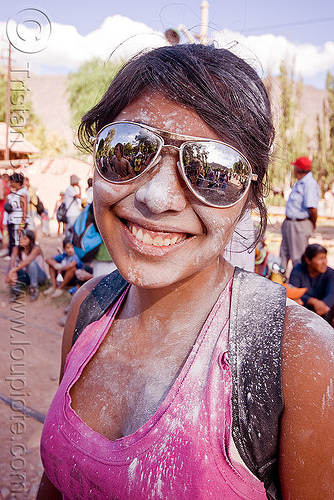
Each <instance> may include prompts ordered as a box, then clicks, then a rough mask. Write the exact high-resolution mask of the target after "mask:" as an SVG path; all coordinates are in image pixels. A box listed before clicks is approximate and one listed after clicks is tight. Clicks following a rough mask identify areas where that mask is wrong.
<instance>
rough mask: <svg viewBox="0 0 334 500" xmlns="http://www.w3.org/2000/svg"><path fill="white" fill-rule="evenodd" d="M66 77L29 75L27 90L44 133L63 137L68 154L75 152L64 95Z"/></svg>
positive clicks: (66, 100) (67, 106)
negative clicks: (44, 130)
mask: <svg viewBox="0 0 334 500" xmlns="http://www.w3.org/2000/svg"><path fill="white" fill-rule="evenodd" d="M66 82H67V76H66V75H33V74H30V78H29V82H28V88H29V90H30V98H31V100H32V103H33V109H34V111H35V113H36V114H37V115H38V116H39V118H40V119H41V121H42V123H43V125H44V126H45V128H46V131H47V132H49V133H56V134H57V135H59V136H60V137H63V138H64V139H65V140H66V142H67V144H68V151H67V152H68V153H69V154H71V153H73V152H75V148H74V146H73V140H74V132H73V130H72V129H71V126H70V110H69V105H68V99H67V95H66Z"/></svg>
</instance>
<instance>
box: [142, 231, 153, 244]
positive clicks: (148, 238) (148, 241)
mask: <svg viewBox="0 0 334 500" xmlns="http://www.w3.org/2000/svg"><path fill="white" fill-rule="evenodd" d="M142 241H143V243H146V244H147V245H153V238H152V236H150V235H149V234H148V233H144V237H143V239H142Z"/></svg>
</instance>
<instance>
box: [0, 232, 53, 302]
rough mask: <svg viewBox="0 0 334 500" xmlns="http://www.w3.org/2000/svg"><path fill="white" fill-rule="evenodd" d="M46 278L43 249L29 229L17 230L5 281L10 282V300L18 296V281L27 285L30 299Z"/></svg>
mask: <svg viewBox="0 0 334 500" xmlns="http://www.w3.org/2000/svg"><path fill="white" fill-rule="evenodd" d="M46 280H47V275H46V272H45V262H44V257H43V251H42V249H41V247H40V246H39V245H36V243H35V233H34V232H33V231H31V230H28V229H27V230H21V231H19V245H18V246H15V247H14V248H13V251H12V255H11V260H10V265H9V271H8V274H7V277H6V283H10V284H11V301H14V300H16V299H17V297H18V296H19V294H20V292H21V290H20V286H19V284H20V283H23V284H26V285H29V294H30V301H31V302H33V301H35V300H36V299H37V298H38V294H39V291H38V285H43V283H45V282H46Z"/></svg>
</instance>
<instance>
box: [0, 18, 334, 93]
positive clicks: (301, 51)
mask: <svg viewBox="0 0 334 500" xmlns="http://www.w3.org/2000/svg"><path fill="white" fill-rule="evenodd" d="M5 33H6V25H5V23H3V22H0V36H1V35H2V36H1V38H2V41H0V48H1V49H2V52H3V45H4V44H5V42H4V41H3V40H4V39H5V38H4V36H5ZM39 36H40V38H41V37H42V36H43V32H42V33H41V34H39ZM45 36H46V35H45ZM29 37H30V39H31V38H33V37H32V36H31V33H30V35H29ZM29 37H28V35H27V38H29ZM215 41H216V43H217V44H218V45H219V46H220V47H226V46H227V47H232V50H233V51H234V52H236V53H237V54H238V55H240V56H242V57H244V58H245V59H246V60H247V61H248V62H250V63H251V64H252V65H255V67H256V69H257V70H258V71H259V73H260V74H265V73H266V72H267V70H268V69H270V71H271V73H272V74H273V75H275V74H277V73H278V72H279V66H280V63H281V61H282V60H284V61H287V62H288V63H290V64H293V62H294V64H295V75H296V77H298V76H302V77H303V79H304V78H310V77H315V76H317V75H318V74H324V73H326V72H327V71H333V69H334V42H332V41H328V42H327V43H325V44H324V45H323V46H314V45H310V44H299V45H297V44H294V43H292V42H290V41H289V40H287V39H286V38H284V37H282V36H275V35H272V34H266V35H260V36H248V37H246V36H244V35H242V34H240V33H237V32H233V31H230V30H224V31H222V32H219V33H217V32H216V33H215ZM235 41H237V42H238V43H237V44H235V43H234V42H235ZM46 42H47V43H46V44H45V45H46V48H45V50H42V51H41V52H38V53H31V54H24V53H22V52H20V51H18V50H15V51H14V54H13V63H14V65H15V66H20V65H25V64H26V63H27V62H29V66H30V68H31V71H32V72H35V73H46V72H48V73H52V72H60V71H62V72H67V71H73V70H75V69H77V68H78V67H79V66H80V64H82V63H83V62H84V61H86V60H89V59H91V58H93V57H99V58H102V59H107V58H109V57H110V55H111V54H112V56H113V57H116V58H127V57H129V56H131V55H133V54H135V53H137V52H138V51H139V50H142V49H143V48H146V47H150V48H153V47H158V46H161V45H164V44H165V43H166V42H165V40H164V37H163V34H162V33H160V32H157V31H154V30H152V29H151V28H150V27H148V26H146V25H145V24H143V23H139V22H136V21H133V20H131V19H129V18H127V17H124V16H120V15H115V16H112V17H107V18H106V19H105V20H104V22H103V24H102V25H101V26H100V27H99V28H98V29H97V30H95V31H92V32H91V33H89V34H87V35H86V36H82V35H80V34H79V33H78V31H77V29H76V28H75V27H74V26H69V25H62V24H57V23H54V24H53V25H52V30H51V36H50V37H49V38H48V39H46ZM14 45H15V43H14ZM323 85H324V82H323Z"/></svg>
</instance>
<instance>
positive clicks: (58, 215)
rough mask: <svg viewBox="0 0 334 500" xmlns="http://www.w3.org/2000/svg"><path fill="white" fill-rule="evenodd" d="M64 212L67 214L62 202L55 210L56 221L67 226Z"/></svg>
mask: <svg viewBox="0 0 334 500" xmlns="http://www.w3.org/2000/svg"><path fill="white" fill-rule="evenodd" d="M66 212H67V210H66V205H65V202H64V201H63V203H62V204H61V205H59V207H58V208H57V212H56V219H57V221H58V222H63V223H64V224H67V217H66Z"/></svg>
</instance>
